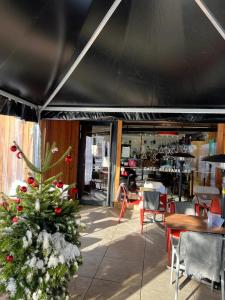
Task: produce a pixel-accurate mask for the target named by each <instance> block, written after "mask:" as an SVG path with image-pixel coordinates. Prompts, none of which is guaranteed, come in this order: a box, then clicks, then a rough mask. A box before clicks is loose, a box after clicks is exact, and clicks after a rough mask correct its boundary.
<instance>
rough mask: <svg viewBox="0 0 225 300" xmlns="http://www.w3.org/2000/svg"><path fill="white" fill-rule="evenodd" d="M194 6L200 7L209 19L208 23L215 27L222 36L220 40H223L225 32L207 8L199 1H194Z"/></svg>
mask: <svg viewBox="0 0 225 300" xmlns="http://www.w3.org/2000/svg"><path fill="white" fill-rule="evenodd" d="M195 2H196V4H197V5H198V6H199V7H200V9H201V10H202V11H203V13H204V14H205V15H206V17H207V18H208V19H209V21H210V22H211V23H212V25H213V26H214V27H215V29H216V30H217V32H218V33H219V34H220V35H221V36H222V38H223V39H224V40H225V31H224V29H223V27H222V26H221V25H220V23H219V22H218V21H217V19H216V18H215V16H214V15H213V14H212V13H211V11H210V10H209V8H208V7H207V6H206V5H205V4H204V3H203V2H202V1H201V0H195Z"/></svg>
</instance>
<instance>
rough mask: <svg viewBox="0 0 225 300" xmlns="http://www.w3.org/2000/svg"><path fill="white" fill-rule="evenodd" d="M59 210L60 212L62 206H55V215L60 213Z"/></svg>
mask: <svg viewBox="0 0 225 300" xmlns="http://www.w3.org/2000/svg"><path fill="white" fill-rule="evenodd" d="M61 212H62V208H61V207H56V208H55V214H56V215H57V216H59V215H61Z"/></svg>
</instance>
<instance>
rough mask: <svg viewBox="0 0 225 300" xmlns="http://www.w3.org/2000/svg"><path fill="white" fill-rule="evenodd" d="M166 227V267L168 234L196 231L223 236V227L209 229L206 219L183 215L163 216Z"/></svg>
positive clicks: (169, 254) (169, 246)
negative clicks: (177, 231)
mask: <svg viewBox="0 0 225 300" xmlns="http://www.w3.org/2000/svg"><path fill="white" fill-rule="evenodd" d="M165 225H166V241H167V252H168V265H169V266H170V265H171V261H170V260H171V241H170V234H171V233H172V232H173V231H176V230H181V231H182V230H183V231H196V232H205V233H215V234H222V235H225V228H224V227H209V226H208V224H207V218H204V217H197V216H188V215H184V214H169V213H166V214H165Z"/></svg>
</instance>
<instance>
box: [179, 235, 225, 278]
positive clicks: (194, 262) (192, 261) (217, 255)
mask: <svg viewBox="0 0 225 300" xmlns="http://www.w3.org/2000/svg"><path fill="white" fill-rule="evenodd" d="M223 249H224V240H223V237H222V236H221V235H219V234H208V233H200V232H183V233H181V236H180V242H179V253H180V260H184V265H185V272H186V273H187V275H193V276H194V277H196V278H197V279H200V280H201V279H202V278H208V279H211V280H213V281H220V273H221V270H223V265H224V259H223V255H224V254H223Z"/></svg>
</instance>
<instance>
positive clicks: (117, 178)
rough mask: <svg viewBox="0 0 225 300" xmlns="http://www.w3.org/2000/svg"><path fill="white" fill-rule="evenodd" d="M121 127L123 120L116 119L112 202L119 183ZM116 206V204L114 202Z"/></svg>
mask: <svg viewBox="0 0 225 300" xmlns="http://www.w3.org/2000/svg"><path fill="white" fill-rule="evenodd" d="M122 129H123V122H122V121H121V120H119V121H118V125H117V147H116V168H115V170H116V174H115V181H114V204H115V203H116V202H117V201H116V195H117V191H118V188H119V184H120V164H121V144H122ZM115 206H116V204H115Z"/></svg>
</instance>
